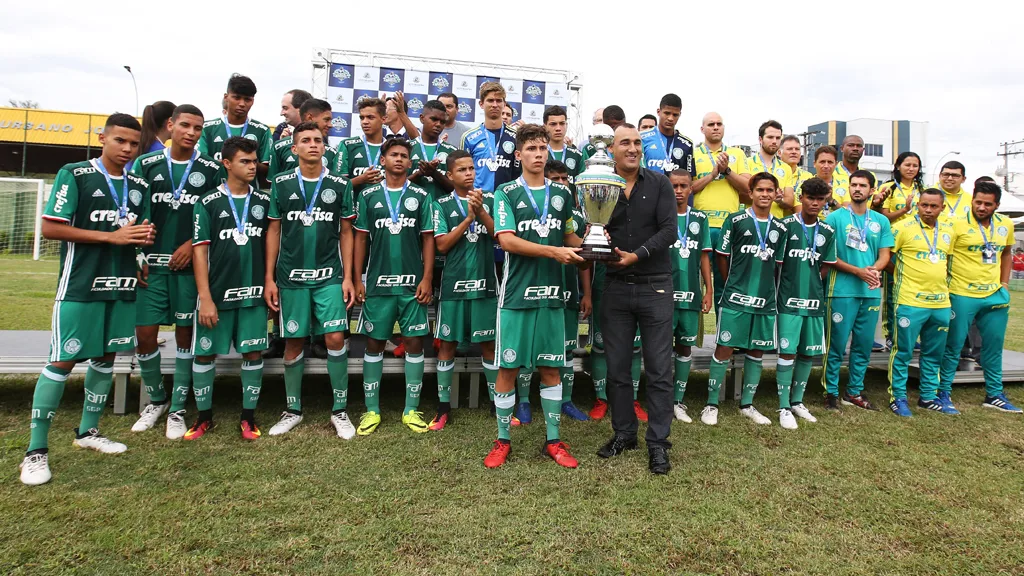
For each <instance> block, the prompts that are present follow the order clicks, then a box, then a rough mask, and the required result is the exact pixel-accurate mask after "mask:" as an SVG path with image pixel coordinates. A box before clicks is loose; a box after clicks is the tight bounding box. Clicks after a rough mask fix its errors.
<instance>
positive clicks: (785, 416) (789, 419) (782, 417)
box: [779, 408, 797, 430]
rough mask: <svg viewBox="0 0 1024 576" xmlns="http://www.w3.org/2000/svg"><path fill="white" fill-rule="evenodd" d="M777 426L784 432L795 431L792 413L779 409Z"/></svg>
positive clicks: (794, 420) (794, 419)
mask: <svg viewBox="0 0 1024 576" xmlns="http://www.w3.org/2000/svg"><path fill="white" fill-rule="evenodd" d="M779 425H780V426H782V427H783V428H785V429H786V430H796V428H797V426H796V418H794V417H793V413H792V412H790V411H789V410H787V409H786V408H780V409H779Z"/></svg>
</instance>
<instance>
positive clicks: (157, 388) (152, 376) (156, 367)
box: [136, 348, 167, 404]
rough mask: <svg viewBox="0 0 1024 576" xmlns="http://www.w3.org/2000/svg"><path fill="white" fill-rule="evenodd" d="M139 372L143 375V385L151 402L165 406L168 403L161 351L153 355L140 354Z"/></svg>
mask: <svg viewBox="0 0 1024 576" xmlns="http://www.w3.org/2000/svg"><path fill="white" fill-rule="evenodd" d="M136 357H137V358H138V359H139V372H140V373H141V374H142V385H143V386H145V387H146V394H149V401H150V402H152V403H153V404H163V403H164V402H166V401H167V391H166V390H164V382H163V375H162V374H160V349H159V348H157V350H156V352H153V353H152V354H139V355H137V356H136Z"/></svg>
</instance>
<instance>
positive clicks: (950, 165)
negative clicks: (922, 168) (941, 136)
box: [940, 160, 967, 176]
mask: <svg viewBox="0 0 1024 576" xmlns="http://www.w3.org/2000/svg"><path fill="white" fill-rule="evenodd" d="M947 169H948V170H959V171H960V175H961V176H967V169H966V168H964V165H963V164H961V163H960V162H957V161H956V160H950V161H949V162H946V163H945V164H943V165H942V168H941V169H940V171H941V170H947Z"/></svg>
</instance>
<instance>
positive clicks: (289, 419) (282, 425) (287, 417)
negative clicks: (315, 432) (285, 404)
mask: <svg viewBox="0 0 1024 576" xmlns="http://www.w3.org/2000/svg"><path fill="white" fill-rule="evenodd" d="M299 422H302V414H292V413H291V412H282V413H281V419H280V420H278V422H277V424H274V426H273V427H272V428H271V429H270V435H271V436H280V435H281V434H284V433H286V432H290V431H291V429H292V428H295V427H296V426H298V425H299Z"/></svg>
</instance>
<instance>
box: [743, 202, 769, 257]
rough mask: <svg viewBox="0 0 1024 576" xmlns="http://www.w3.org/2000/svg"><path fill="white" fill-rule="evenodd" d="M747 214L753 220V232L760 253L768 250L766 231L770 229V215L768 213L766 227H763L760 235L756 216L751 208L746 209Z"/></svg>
mask: <svg viewBox="0 0 1024 576" xmlns="http://www.w3.org/2000/svg"><path fill="white" fill-rule="evenodd" d="M747 214H750V217H751V218H752V219H753V220H754V232H757V244H758V246H759V247H760V248H761V252H764V251H765V250H767V249H768V241H767V237H768V231H769V230H771V229H772V219H773V218H772V215H771V213H770V212H769V213H768V225H767V226H765V227H764V232H765V233H764V234H761V228H760V227H759V226H758V225H757V216H755V215H754V209H753V208H747Z"/></svg>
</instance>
